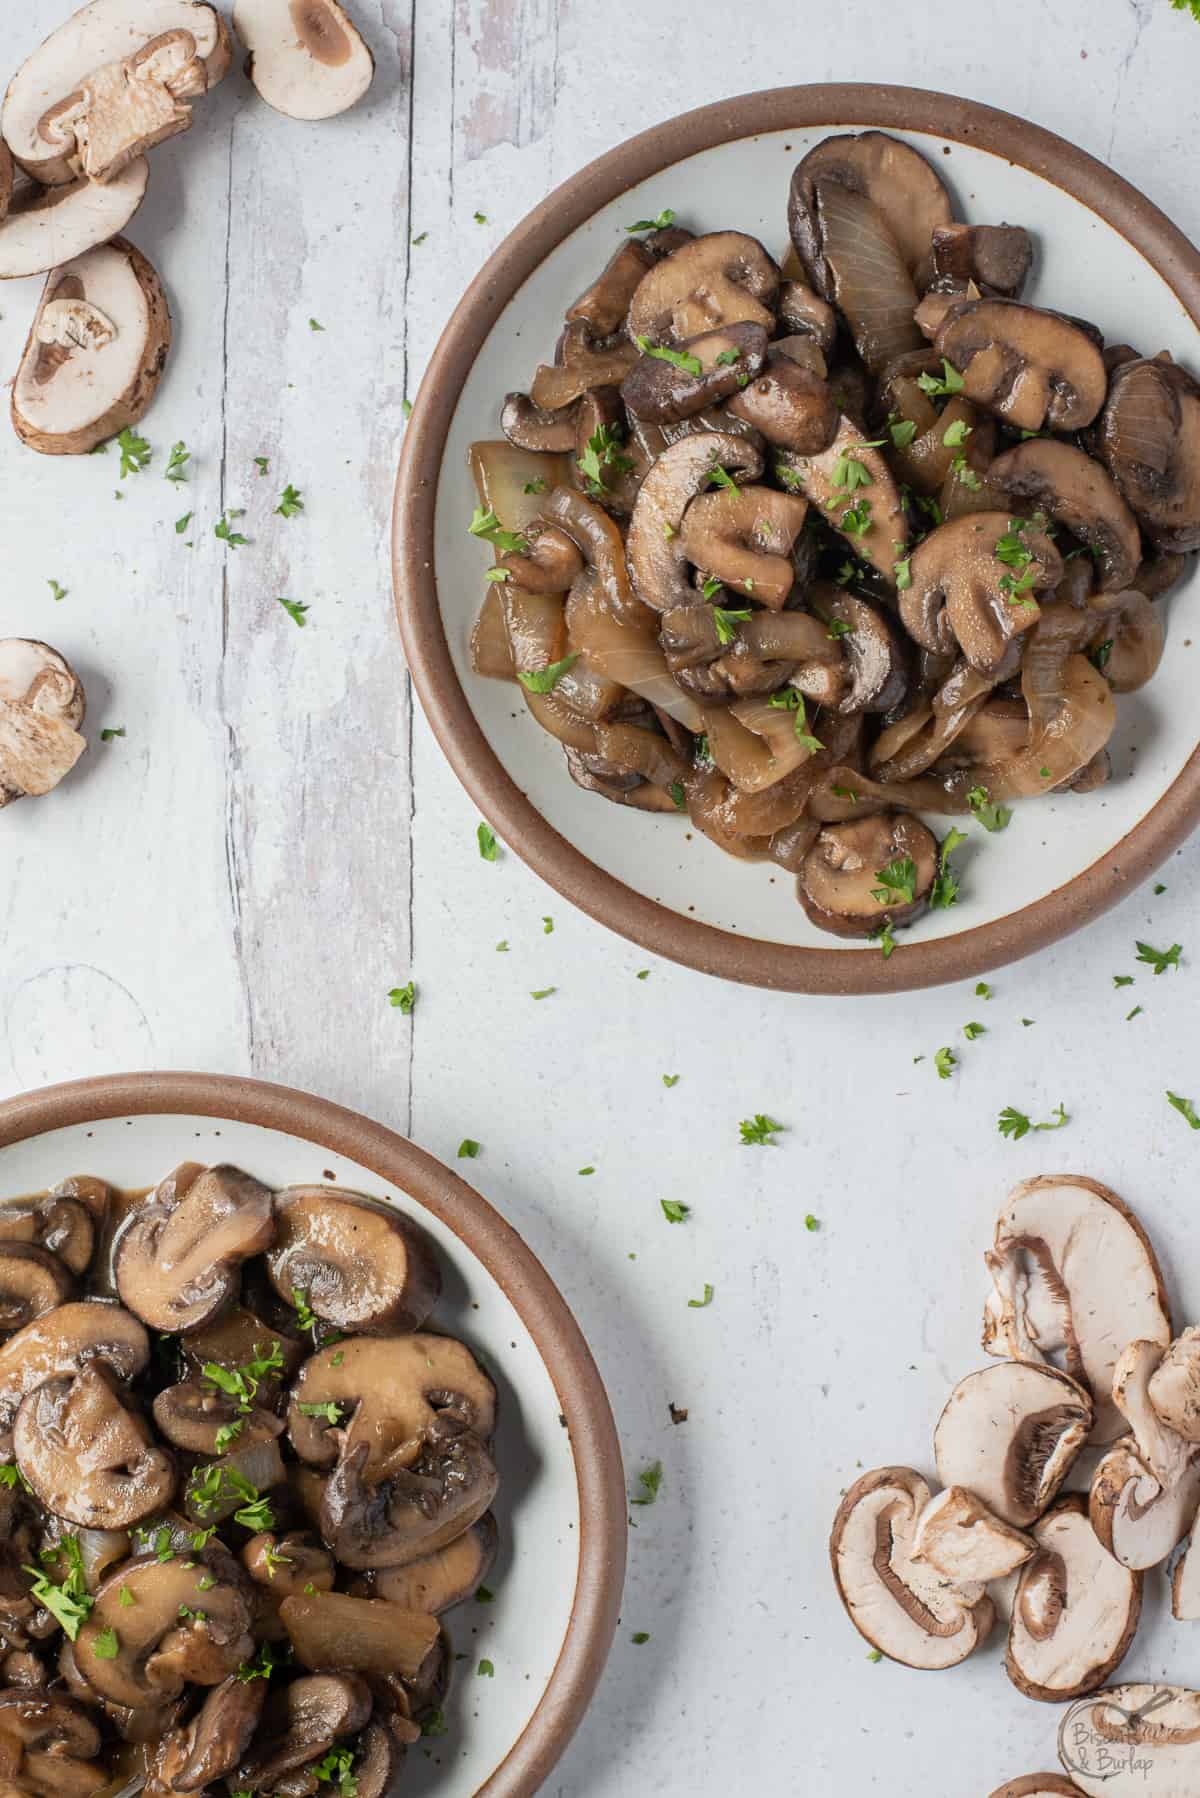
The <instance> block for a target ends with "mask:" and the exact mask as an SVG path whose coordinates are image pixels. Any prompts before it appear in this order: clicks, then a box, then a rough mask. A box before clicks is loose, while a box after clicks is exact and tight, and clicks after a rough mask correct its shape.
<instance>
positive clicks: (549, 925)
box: [542, 914, 554, 936]
mask: <svg viewBox="0 0 1200 1798" xmlns="http://www.w3.org/2000/svg"><path fill="white" fill-rule="evenodd" d="M542 935H543V936H553V935H554V919H553V918H551V917H548V916H546V915H545V914H543V916H542Z"/></svg>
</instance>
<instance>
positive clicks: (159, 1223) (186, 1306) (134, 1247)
mask: <svg viewBox="0 0 1200 1798" xmlns="http://www.w3.org/2000/svg"><path fill="white" fill-rule="evenodd" d="M272 1213H273V1198H272V1193H271V1191H270V1188H269V1187H266V1186H264V1185H263V1184H262V1182H261V1181H259V1180H255V1179H253V1178H252V1177H251V1176H250V1175H249V1174H245V1173H243V1172H242V1170H241V1169H240V1168H236V1167H231V1166H229V1165H228V1164H225V1163H222V1164H219V1165H217V1166H215V1167H210V1168H202V1167H200V1166H198V1165H197V1163H195V1162H192V1161H189V1162H184V1164H183V1165H182V1166H181V1167H178V1168H176V1169H175V1171H174V1173H172V1174H169V1175H168V1176H167V1178H166V1179H165V1180H163V1181H162V1182H161V1183H160V1184H159V1185H158V1186H157V1187H155V1189H154V1191H153V1192H152V1193H151V1194H150V1196H149V1198H148V1199H146V1200H145V1202H144V1203H143V1204H142V1205H140V1206H139V1207H138V1210H137V1211H136V1213H135V1214H134V1217H133V1220H132V1222H131V1224H130V1227H129V1228H128V1229H127V1230H126V1231H125V1233H124V1235H123V1236H122V1237H121V1239H120V1241H119V1243H118V1244H117V1250H116V1258H115V1268H116V1280H117V1291H118V1292H119V1293H120V1295H121V1301H122V1303H123V1304H125V1305H127V1306H128V1307H129V1309H130V1310H131V1311H132V1312H134V1313H135V1314H136V1315H137V1316H138V1317H140V1318H141V1319H142V1320H143V1322H145V1323H148V1324H149V1325H150V1326H151V1328H153V1329H156V1330H166V1331H176V1330H185V1331H186V1330H195V1329H198V1328H199V1327H200V1325H201V1324H206V1323H208V1322H209V1321H210V1320H211V1319H212V1318H214V1317H215V1316H216V1315H217V1313H218V1312H219V1311H221V1310H222V1309H223V1307H224V1306H225V1305H227V1304H228V1303H229V1301H230V1300H231V1299H232V1298H233V1297H234V1296H235V1294H236V1291H237V1285H238V1277H239V1270H240V1268H241V1264H242V1262H243V1261H246V1260H248V1259H249V1258H250V1257H251V1256H252V1255H259V1254H261V1253H262V1252H263V1250H264V1249H268V1248H269V1247H270V1246H271V1243H272V1241H273V1240H274V1236H275V1223H274V1218H273V1215H272Z"/></svg>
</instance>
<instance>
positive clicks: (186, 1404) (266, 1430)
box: [153, 1380, 283, 1455]
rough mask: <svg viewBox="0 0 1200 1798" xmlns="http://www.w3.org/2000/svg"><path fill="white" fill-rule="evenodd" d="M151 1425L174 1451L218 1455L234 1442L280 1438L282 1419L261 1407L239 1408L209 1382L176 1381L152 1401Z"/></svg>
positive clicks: (235, 1402)
mask: <svg viewBox="0 0 1200 1798" xmlns="http://www.w3.org/2000/svg"><path fill="white" fill-rule="evenodd" d="M153 1411H154V1421H155V1423H156V1424H157V1425H158V1428H159V1429H160V1430H161V1431H162V1433H163V1435H164V1436H165V1437H166V1439H167V1441H168V1442H170V1443H171V1444H172V1445H173V1446H174V1447H175V1448H182V1449H187V1450H188V1451H189V1452H190V1453H191V1454H195V1455H219V1454H220V1453H221V1452H222V1450H223V1449H224V1447H225V1446H226V1445H227V1444H228V1443H229V1442H231V1441H232V1440H234V1438H236V1440H237V1442H238V1444H239V1446H241V1447H243V1448H245V1447H249V1445H250V1444H251V1443H252V1442H266V1441H270V1440H271V1439H272V1438H273V1437H275V1436H281V1435H282V1434H283V1419H282V1417H278V1416H276V1414H275V1412H274V1411H270V1410H268V1409H267V1408H266V1407H265V1406H264V1405H253V1404H252V1405H250V1406H248V1407H246V1408H243V1406H242V1404H241V1403H240V1401H239V1400H238V1399H237V1398H234V1397H231V1396H229V1395H228V1394H227V1393H225V1392H222V1391H220V1390H219V1389H218V1388H217V1387H216V1386H214V1385H213V1384H212V1383H210V1382H205V1381H201V1380H180V1381H179V1382H178V1383H177V1384H176V1385H174V1386H165V1387H164V1388H163V1390H162V1391H161V1392H159V1393H156V1394H155V1397H154V1405H153Z"/></svg>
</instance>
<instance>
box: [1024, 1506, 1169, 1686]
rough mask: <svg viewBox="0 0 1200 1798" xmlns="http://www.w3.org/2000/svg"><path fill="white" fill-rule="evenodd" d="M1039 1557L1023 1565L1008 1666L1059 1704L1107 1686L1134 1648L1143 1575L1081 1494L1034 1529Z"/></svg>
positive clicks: (1054, 1511)
mask: <svg viewBox="0 0 1200 1798" xmlns="http://www.w3.org/2000/svg"><path fill="white" fill-rule="evenodd" d="M1033 1537H1034V1540H1035V1541H1036V1543H1037V1550H1038V1552H1037V1554H1036V1555H1035V1556H1034V1558H1033V1559H1032V1560H1030V1561H1028V1562H1027V1563H1026V1565H1025V1567H1024V1568H1023V1569H1022V1572H1021V1577H1020V1580H1019V1581H1018V1584H1017V1591H1016V1597H1015V1599H1014V1602H1013V1609H1012V1617H1011V1620H1010V1623H1009V1631H1008V1650H1007V1654H1006V1656H1005V1667H1006V1670H1007V1672H1008V1677H1009V1678H1010V1679H1011V1680H1012V1682H1013V1684H1014V1685H1015V1686H1016V1687H1017V1688H1018V1690H1019V1691H1022V1692H1024V1693H1025V1695H1026V1697H1027V1698H1036V1699H1039V1700H1041V1701H1042V1702H1043V1703H1046V1704H1059V1703H1063V1702H1065V1701H1066V1700H1068V1699H1071V1698H1079V1697H1082V1696H1083V1695H1084V1694H1085V1693H1087V1692H1094V1691H1095V1690H1096V1689H1097V1687H1098V1686H1102V1685H1103V1684H1104V1682H1105V1680H1106V1679H1109V1678H1110V1677H1111V1675H1112V1674H1113V1673H1114V1672H1115V1670H1116V1669H1117V1667H1119V1666H1120V1664H1121V1662H1122V1661H1123V1660H1124V1658H1125V1656H1126V1654H1127V1653H1128V1651H1129V1648H1130V1646H1131V1645H1132V1642H1133V1638H1134V1635H1135V1634H1136V1631H1137V1626H1138V1620H1139V1618H1140V1616H1141V1611H1142V1576H1141V1574H1140V1573H1134V1572H1131V1571H1130V1570H1129V1569H1128V1568H1126V1567H1123V1566H1122V1565H1121V1563H1120V1562H1119V1561H1117V1560H1114V1558H1113V1556H1112V1555H1110V1554H1109V1552H1108V1550H1107V1549H1106V1548H1105V1547H1104V1545H1103V1544H1102V1543H1101V1542H1100V1540H1099V1538H1098V1537H1097V1536H1096V1534H1095V1532H1094V1530H1093V1529H1092V1527H1091V1524H1090V1523H1089V1522H1088V1515H1087V1501H1086V1500H1085V1499H1083V1498H1082V1497H1080V1496H1079V1495H1078V1494H1073V1495H1072V1496H1071V1497H1070V1498H1065V1499H1062V1500H1060V1501H1059V1503H1058V1504H1056V1505H1055V1506H1054V1507H1053V1508H1052V1509H1051V1510H1050V1511H1049V1512H1047V1514H1046V1515H1045V1516H1044V1517H1043V1518H1041V1519H1040V1521H1039V1522H1037V1523H1035V1524H1034V1526H1033Z"/></svg>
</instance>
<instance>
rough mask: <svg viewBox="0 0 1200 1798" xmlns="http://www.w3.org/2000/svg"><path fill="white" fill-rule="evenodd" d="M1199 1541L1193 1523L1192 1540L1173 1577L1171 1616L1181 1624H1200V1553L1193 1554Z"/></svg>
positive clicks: (1182, 1555) (1181, 1556) (1179, 1560)
mask: <svg viewBox="0 0 1200 1798" xmlns="http://www.w3.org/2000/svg"><path fill="white" fill-rule="evenodd" d="M1198 1539H1200V1538H1198V1537H1197V1533H1196V1526H1195V1522H1194V1521H1193V1525H1192V1539H1191V1540H1190V1541H1189V1543H1188V1545H1187V1547H1186V1548H1185V1549H1184V1551H1183V1553H1182V1554H1181V1555H1180V1557H1179V1559H1178V1560H1177V1561H1176V1563H1175V1570H1174V1572H1173V1573H1172V1575H1171V1615H1172V1616H1173V1617H1175V1618H1177V1619H1178V1621H1179V1622H1180V1623H1200V1552H1198V1553H1196V1554H1193V1553H1192V1550H1193V1549H1194V1548H1195V1547H1196V1544H1197V1540H1198Z"/></svg>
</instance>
